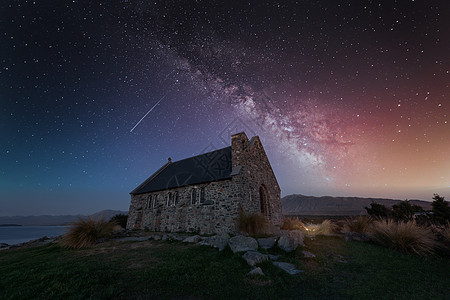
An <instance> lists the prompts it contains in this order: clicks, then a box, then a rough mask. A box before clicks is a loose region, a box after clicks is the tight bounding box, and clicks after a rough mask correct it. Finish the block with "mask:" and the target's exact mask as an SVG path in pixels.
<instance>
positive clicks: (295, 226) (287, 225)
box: [281, 218, 305, 230]
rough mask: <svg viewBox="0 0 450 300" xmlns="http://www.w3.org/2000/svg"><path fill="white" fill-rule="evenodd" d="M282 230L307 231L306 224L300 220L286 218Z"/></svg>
mask: <svg viewBox="0 0 450 300" xmlns="http://www.w3.org/2000/svg"><path fill="white" fill-rule="evenodd" d="M281 229H286V230H305V224H303V222H302V221H300V220H299V219H298V218H284V221H283V226H282V227H281Z"/></svg>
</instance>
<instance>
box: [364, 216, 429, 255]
mask: <svg viewBox="0 0 450 300" xmlns="http://www.w3.org/2000/svg"><path fill="white" fill-rule="evenodd" d="M370 237H371V239H372V240H373V241H374V242H375V243H377V244H380V245H382V246H385V247H388V248H391V249H395V250H398V251H400V252H403V253H414V254H418V255H421V256H426V255H428V254H431V253H433V250H434V247H435V240H434V236H433V233H432V232H431V230H430V229H429V228H425V227H420V226H417V225H416V223H415V222H413V221H409V222H405V223H403V222H400V223H396V222H394V221H393V220H387V221H376V222H374V223H373V226H372V229H371V231H370Z"/></svg>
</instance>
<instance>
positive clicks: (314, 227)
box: [303, 220, 334, 236]
mask: <svg viewBox="0 0 450 300" xmlns="http://www.w3.org/2000/svg"><path fill="white" fill-rule="evenodd" d="M333 228H334V225H333V224H332V223H331V221H330V220H324V221H323V222H322V223H320V224H306V226H305V228H304V229H303V232H304V233H306V234H307V235H309V236H315V235H325V234H330V233H332V232H333Z"/></svg>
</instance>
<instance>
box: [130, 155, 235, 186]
mask: <svg viewBox="0 0 450 300" xmlns="http://www.w3.org/2000/svg"><path fill="white" fill-rule="evenodd" d="M227 178H231V147H226V148H222V149H219V150H215V151H212V152H208V153H205V154H201V155H198V156H194V157H190V158H186V159H183V160H179V161H176V162H173V163H171V162H169V163H167V164H165V165H164V166H162V167H161V168H160V169H159V170H158V171H156V172H155V173H154V174H153V175H152V176H150V177H149V178H148V179H147V180H146V181H144V182H143V183H142V184H141V185H140V186H138V187H137V188H136V189H134V190H133V191H132V192H131V194H142V193H148V192H155V191H160V190H166V189H171V188H175V187H181V186H185V185H190V184H198V183H204V182H210V181H216V180H222V179H227Z"/></svg>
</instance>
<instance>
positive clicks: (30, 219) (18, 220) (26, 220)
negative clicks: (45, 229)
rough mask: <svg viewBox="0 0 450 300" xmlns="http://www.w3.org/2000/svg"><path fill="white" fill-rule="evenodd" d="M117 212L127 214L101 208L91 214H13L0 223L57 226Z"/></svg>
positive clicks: (109, 215)
mask: <svg viewBox="0 0 450 300" xmlns="http://www.w3.org/2000/svg"><path fill="white" fill-rule="evenodd" d="M117 214H125V215H127V214H128V212H127V211H121V210H111V209H107V210H102V211H99V212H96V213H94V214H91V215H61V216H53V215H42V216H14V217H1V216H0V225H3V224H14V225H23V226H58V225H68V224H70V223H73V222H76V221H78V219H79V218H86V217H91V218H92V219H94V220H99V219H105V220H109V219H111V217H113V216H114V215H117Z"/></svg>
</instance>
